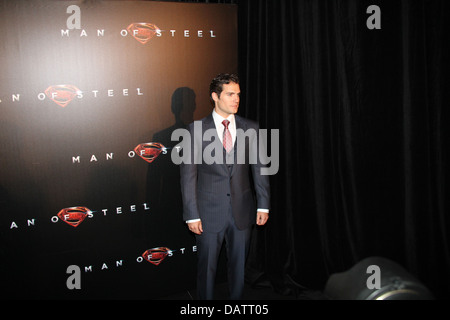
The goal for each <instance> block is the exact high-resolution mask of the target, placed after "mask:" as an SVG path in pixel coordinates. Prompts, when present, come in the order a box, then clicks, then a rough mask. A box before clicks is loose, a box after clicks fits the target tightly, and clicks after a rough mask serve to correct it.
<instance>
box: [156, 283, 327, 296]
mask: <svg viewBox="0 0 450 320" xmlns="http://www.w3.org/2000/svg"><path fill="white" fill-rule="evenodd" d="M214 299H216V300H227V299H228V287H227V283H226V282H223V283H219V284H217V285H216V290H215V296H214ZM160 300H196V290H195V288H194V289H191V290H186V291H184V292H180V293H177V294H173V295H170V296H168V297H164V298H161V299H160ZM242 300H326V297H325V296H324V295H323V294H322V293H321V292H319V291H314V290H302V291H297V292H292V291H290V292H287V293H278V292H276V291H275V290H274V289H273V288H271V287H269V286H266V287H263V286H259V287H252V286H250V285H247V284H246V285H245V288H244V293H243V296H242Z"/></svg>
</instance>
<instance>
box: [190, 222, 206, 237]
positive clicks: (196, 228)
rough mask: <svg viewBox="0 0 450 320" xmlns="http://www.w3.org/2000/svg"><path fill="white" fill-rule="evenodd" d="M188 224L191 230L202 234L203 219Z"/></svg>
mask: <svg viewBox="0 0 450 320" xmlns="http://www.w3.org/2000/svg"><path fill="white" fill-rule="evenodd" d="M187 225H188V228H189V230H191V232H193V233H195V234H198V235H200V234H202V232H203V228H202V222H201V221H195V222H190V223H188V224H187Z"/></svg>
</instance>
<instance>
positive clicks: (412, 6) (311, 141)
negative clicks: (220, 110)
mask: <svg viewBox="0 0 450 320" xmlns="http://www.w3.org/2000/svg"><path fill="white" fill-rule="evenodd" d="M184 2H190V1H184ZM191 2H222V3H235V4H237V5H238V10H239V59H240V61H239V66H240V76H241V80H242V83H241V89H242V91H243V99H242V102H241V108H240V114H242V115H244V116H246V117H248V118H252V119H256V120H258V121H259V122H260V125H261V127H262V128H267V129H269V130H272V129H279V130H280V142H279V148H280V169H279V172H278V173H277V174H276V175H274V176H271V185H272V208H271V216H270V222H269V223H268V225H267V226H265V227H263V228H260V229H258V230H257V231H258V232H256V233H255V235H254V239H253V240H254V241H253V246H252V252H251V256H250V259H249V273H248V276H249V281H250V282H251V283H253V284H262V283H270V284H271V285H272V286H273V287H274V288H276V289H277V290H278V291H280V292H284V293H286V294H287V293H290V292H292V291H291V289H292V288H293V287H294V288H295V287H300V288H301V287H306V288H313V289H318V290H321V289H323V287H324V285H325V283H326V281H327V280H328V277H329V276H330V275H331V274H333V273H335V272H341V271H344V270H346V269H348V268H350V267H352V266H353V265H354V264H355V263H357V262H358V261H360V260H362V259H363V258H365V257H369V256H381V257H385V258H388V259H391V260H393V261H395V262H397V263H399V264H400V265H402V266H403V267H404V268H405V269H406V270H408V271H409V272H410V273H412V274H413V275H414V276H416V277H417V278H418V279H419V280H420V281H421V282H422V283H423V284H425V285H426V286H427V287H428V288H429V289H430V290H431V291H432V292H433V293H434V294H435V296H436V297H437V298H445V297H447V298H448V297H449V289H448V288H449V287H450V250H449V246H450V223H449V220H450V218H449V216H448V211H449V200H448V198H449V195H450V190H449V181H450V180H449V164H448V161H449V151H448V149H449V147H450V138H449V137H450V132H449V129H448V127H449V125H448V124H449V123H450V116H449V106H450V103H449V102H450V101H449V94H448V92H449V87H448V84H449V81H448V80H449V71H450V68H449V57H450V52H449V49H448V48H447V47H446V44H447V42H448V34H449V33H448V32H447V30H448V28H446V24H447V23H446V22H445V20H444V17H446V16H448V15H449V14H450V10H449V7H450V6H449V3H448V1H440V0H429V1H426V0H402V1H400V0H398V1H380V0H375V1H366V0H334V1H333V0H329V1H321V0H265V1H260V0H236V1H191ZM370 5H377V6H378V7H379V8H380V10H381V29H373V30H372V29H369V28H368V27H367V25H366V21H367V19H368V18H369V17H370V16H371V13H367V8H368V7H369V6H370Z"/></svg>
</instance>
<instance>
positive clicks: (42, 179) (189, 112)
mask: <svg viewBox="0 0 450 320" xmlns="http://www.w3.org/2000/svg"><path fill="white" fill-rule="evenodd" d="M0 26H1V28H0V30H1V32H0V46H1V49H0V52H1V59H0V210H1V226H0V228H1V229H0V232H1V239H0V240H1V251H0V255H1V257H0V258H1V270H0V275H1V284H0V286H1V288H2V297H3V298H5V297H6V298H39V299H41V298H43V299H46V298H78V297H79V298H132V299H140V298H142V299H154V298H160V297H164V296H165V295H168V294H171V293H174V292H178V291H180V290H184V289H186V288H192V287H194V286H195V274H196V258H197V257H196V247H195V239H194V237H193V236H192V235H191V234H190V233H189V231H188V230H187V228H186V226H185V224H184V222H183V221H182V207H181V195H180V186H179V168H178V167H177V166H176V165H174V164H173V163H172V161H171V156H170V154H171V151H172V147H173V146H174V145H176V144H177V143H178V141H172V140H171V133H172V131H173V130H175V129H176V128H180V127H183V126H185V125H186V124H188V123H189V122H191V121H193V120H196V119H200V118H202V117H204V116H206V115H207V114H208V113H210V112H211V110H212V107H211V104H210V101H209V83H210V81H211V79H212V78H213V77H214V76H215V75H216V74H218V73H221V72H236V71H237V8H236V7H235V6H233V5H225V4H197V3H195V4H194V3H167V2H153V1H35V0H33V1H1V2H0Z"/></svg>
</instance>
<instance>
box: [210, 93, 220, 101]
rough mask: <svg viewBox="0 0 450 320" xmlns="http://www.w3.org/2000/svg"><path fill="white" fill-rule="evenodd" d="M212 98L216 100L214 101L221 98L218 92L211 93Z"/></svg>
mask: <svg viewBox="0 0 450 320" xmlns="http://www.w3.org/2000/svg"><path fill="white" fill-rule="evenodd" d="M211 98H212V99H213V100H214V102H217V101H218V100H219V96H218V95H217V93H216V92H213V93H211Z"/></svg>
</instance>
